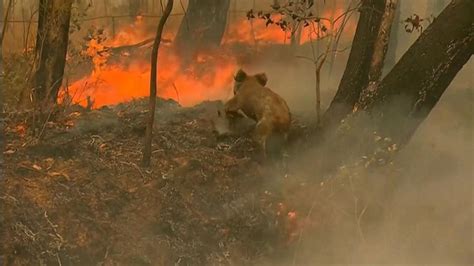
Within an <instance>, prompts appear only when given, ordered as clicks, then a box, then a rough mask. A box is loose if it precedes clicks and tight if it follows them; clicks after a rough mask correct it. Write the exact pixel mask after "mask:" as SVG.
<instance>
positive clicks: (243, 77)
mask: <svg viewBox="0 0 474 266" xmlns="http://www.w3.org/2000/svg"><path fill="white" fill-rule="evenodd" d="M249 80H255V81H257V83H258V84H260V85H261V86H265V85H266V84H267V81H268V78H267V75H266V74H265V73H263V72H262V73H258V74H255V75H248V74H247V73H245V71H243V70H242V69H239V70H238V71H237V73H236V74H235V76H234V95H235V94H237V92H238V91H239V89H240V87H241V86H242V84H244V82H246V81H249Z"/></svg>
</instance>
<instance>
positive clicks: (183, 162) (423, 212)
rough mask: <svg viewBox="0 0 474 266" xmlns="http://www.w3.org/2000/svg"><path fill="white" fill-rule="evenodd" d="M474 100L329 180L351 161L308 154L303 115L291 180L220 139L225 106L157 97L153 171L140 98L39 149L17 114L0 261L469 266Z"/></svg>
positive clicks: (12, 122)
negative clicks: (144, 161)
mask: <svg viewBox="0 0 474 266" xmlns="http://www.w3.org/2000/svg"><path fill="white" fill-rule="evenodd" d="M472 99H473V97H472V92H471V90H456V91H453V93H452V95H447V97H445V99H444V102H443V103H440V105H439V106H440V107H439V108H438V109H437V110H436V112H435V114H434V115H433V116H432V117H431V118H430V119H431V120H429V121H427V123H425V125H424V126H423V127H422V128H421V129H420V130H419V131H418V136H415V137H414V139H413V140H412V141H411V143H410V144H409V145H408V146H407V147H405V148H404V149H403V150H402V151H401V152H400V153H395V154H397V155H396V156H391V154H393V149H392V145H389V144H390V142H387V143H385V139H384V138H381V137H379V136H375V135H374V136H373V137H374V141H375V142H376V143H377V147H378V149H377V152H376V153H374V154H367V155H365V156H362V158H360V159H359V160H356V161H355V162H354V163H344V162H340V161H337V160H334V161H335V162H336V161H337V163H334V164H330V165H329V167H327V168H331V169H332V170H331V171H322V169H324V168H325V167H321V165H318V163H319V161H320V160H321V159H322V158H328V159H329V160H326V162H330V161H331V160H332V157H333V156H335V155H337V154H340V153H341V152H342V153H348V152H350V148H349V149H348V148H347V146H344V145H342V149H340V150H331V149H329V150H328V149H324V146H325V145H326V144H325V143H326V142H328V141H326V140H325V141H324V143H322V145H320V146H321V147H322V148H321V150H323V151H324V152H323V153H320V152H319V153H318V151H314V150H313V149H312V148H311V144H313V143H314V133H313V130H312V129H311V126H310V125H311V123H309V122H308V121H310V120H307V119H305V118H304V117H301V116H298V115H294V116H293V117H294V118H295V120H294V121H293V123H292V130H291V134H290V135H291V136H292V139H297V140H298V141H297V142H293V143H292V148H291V149H289V151H288V169H289V170H288V169H287V171H282V169H281V168H278V167H276V166H275V165H272V164H263V165H262V164H261V163H259V162H258V160H257V158H258V157H259V156H258V149H257V146H256V145H255V143H254V142H253V141H252V140H251V137H250V131H248V133H244V134H240V135H236V136H225V137H223V136H218V135H217V134H216V133H215V123H214V122H215V121H216V120H215V117H216V110H218V109H219V108H221V103H220V102H204V103H201V104H198V105H196V106H194V107H186V108H184V107H181V106H179V105H178V104H177V103H176V102H174V101H172V100H163V99H159V101H158V105H157V113H156V125H155V130H154V138H153V154H152V163H151V165H152V166H151V167H150V168H145V167H142V166H141V164H140V161H141V150H142V145H143V137H144V131H145V124H144V121H145V118H146V115H147V112H146V110H147V101H145V100H135V101H131V102H128V103H122V104H119V105H117V106H111V107H104V108H100V109H96V110H91V111H90V110H85V109H83V108H82V107H77V106H71V107H70V108H68V109H67V110H62V111H61V113H58V114H55V115H52V116H51V119H50V122H48V123H46V124H44V125H41V127H39V128H40V131H41V132H40V136H41V139H40V140H38V138H37V137H35V138H34V137H32V136H31V135H30V133H29V132H30V130H29V128H28V127H29V126H30V125H31V120H30V118H29V115H28V114H27V113H24V114H22V113H9V114H8V115H7V116H6V117H3V118H2V120H1V122H2V123H4V125H3V126H4V134H5V139H2V141H5V150H4V151H3V162H2V166H3V167H2V179H0V187H1V191H0V203H1V215H0V232H1V234H2V243H1V246H0V250H1V252H0V254H2V255H0V262H2V263H4V265H37V264H40V265H301V264H305V263H306V264H315V263H317V264H322V265H327V264H332V263H343V264H351V263H355V262H360V263H372V264H393V263H395V262H396V263H400V264H403V263H415V264H426V263H440V262H443V263H446V264H453V263H462V264H465V263H467V262H472V261H473V258H474V257H473V253H472V248H471V247H472V237H471V234H470V233H469V232H472V132H473V131H472V130H473V129H472V123H466V122H465V121H472V109H471V107H470V106H469V105H468V104H459V103H464V102H471V101H472ZM249 126H251V125H249ZM249 128H250V127H249ZM433 132H434V133H436V134H431V135H430V133H433ZM320 144H321V143H320ZM331 147H335V146H334V145H333V146H331ZM336 147H338V146H336ZM381 151H383V152H381ZM380 155H382V156H383V157H382V158H381V157H380ZM386 155H388V157H387V156H386ZM334 158H337V157H334ZM381 159H383V160H381ZM446 177H449V178H446ZM433 250H435V251H436V252H433ZM467 264H469V263H467ZM470 264H472V263H470ZM2 265H3V264H2Z"/></svg>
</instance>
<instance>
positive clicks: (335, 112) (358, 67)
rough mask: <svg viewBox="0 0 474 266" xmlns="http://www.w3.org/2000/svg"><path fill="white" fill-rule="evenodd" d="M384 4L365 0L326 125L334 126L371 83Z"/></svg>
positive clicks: (326, 118) (324, 121)
mask: <svg viewBox="0 0 474 266" xmlns="http://www.w3.org/2000/svg"><path fill="white" fill-rule="evenodd" d="M384 7H385V1H384V0H363V3H362V6H361V8H360V17H359V22H358V23H357V29H356V32H355V35H354V40H353V42H352V48H351V52H350V54H349V59H348V61H347V66H346V69H345V71H344V74H343V76H342V79H341V82H340V84H339V88H338V90H337V92H336V95H335V96H334V98H333V100H332V102H331V104H330V106H329V108H328V110H327V111H326V113H325V114H324V116H323V118H322V119H323V121H322V122H323V125H324V126H325V127H332V125H334V124H337V123H339V122H340V121H341V120H342V119H343V118H344V117H345V116H346V115H347V114H349V113H350V112H351V111H352V109H353V107H354V105H355V103H356V102H357V101H358V99H359V95H360V92H361V91H362V89H364V88H365V87H367V85H368V80H369V70H370V65H371V61H372V56H373V54H374V44H375V40H376V38H377V35H378V30H379V28H380V24H381V22H382V14H383V13H384Z"/></svg>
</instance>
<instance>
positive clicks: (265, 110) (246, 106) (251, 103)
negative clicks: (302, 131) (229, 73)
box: [240, 82, 291, 132]
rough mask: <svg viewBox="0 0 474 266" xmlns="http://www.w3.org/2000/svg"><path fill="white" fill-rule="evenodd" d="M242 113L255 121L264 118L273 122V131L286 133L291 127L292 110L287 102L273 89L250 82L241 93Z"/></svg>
mask: <svg viewBox="0 0 474 266" xmlns="http://www.w3.org/2000/svg"><path fill="white" fill-rule="evenodd" d="M240 93H241V97H242V101H243V104H242V111H243V112H244V113H245V114H246V115H247V116H248V117H250V118H252V119H254V120H255V121H257V122H258V121H260V120H262V118H265V119H267V120H270V121H271V124H272V125H273V130H276V131H280V132H286V131H288V130H289V127H290V120H291V117H290V109H289V108H288V105H287V104H286V101H285V100H284V99H283V98H282V97H281V96H280V95H278V94H276V93H275V92H274V91H272V90H271V89H269V88H267V87H264V86H261V85H260V84H257V83H253V82H249V84H243V85H242V90H241V91H240Z"/></svg>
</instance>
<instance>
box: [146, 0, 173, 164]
mask: <svg viewBox="0 0 474 266" xmlns="http://www.w3.org/2000/svg"><path fill="white" fill-rule="evenodd" d="M172 9H173V0H168V3H167V4H166V8H165V11H164V13H163V16H162V17H161V19H160V23H159V24H158V28H157V29H156V36H155V41H154V43H153V50H152V52H151V70H150V71H151V74H150V103H149V105H150V108H149V110H148V121H147V125H146V132H145V145H144V147H143V159H142V163H143V165H144V166H146V167H148V166H150V161H151V142H152V137H153V124H154V121H155V109H156V87H157V84H156V82H157V81H156V79H157V77H156V76H157V71H158V66H157V63H158V49H159V48H160V43H161V35H162V34H163V28H164V26H165V23H166V20H167V19H168V17H169V15H170V14H171V10H172Z"/></svg>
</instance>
